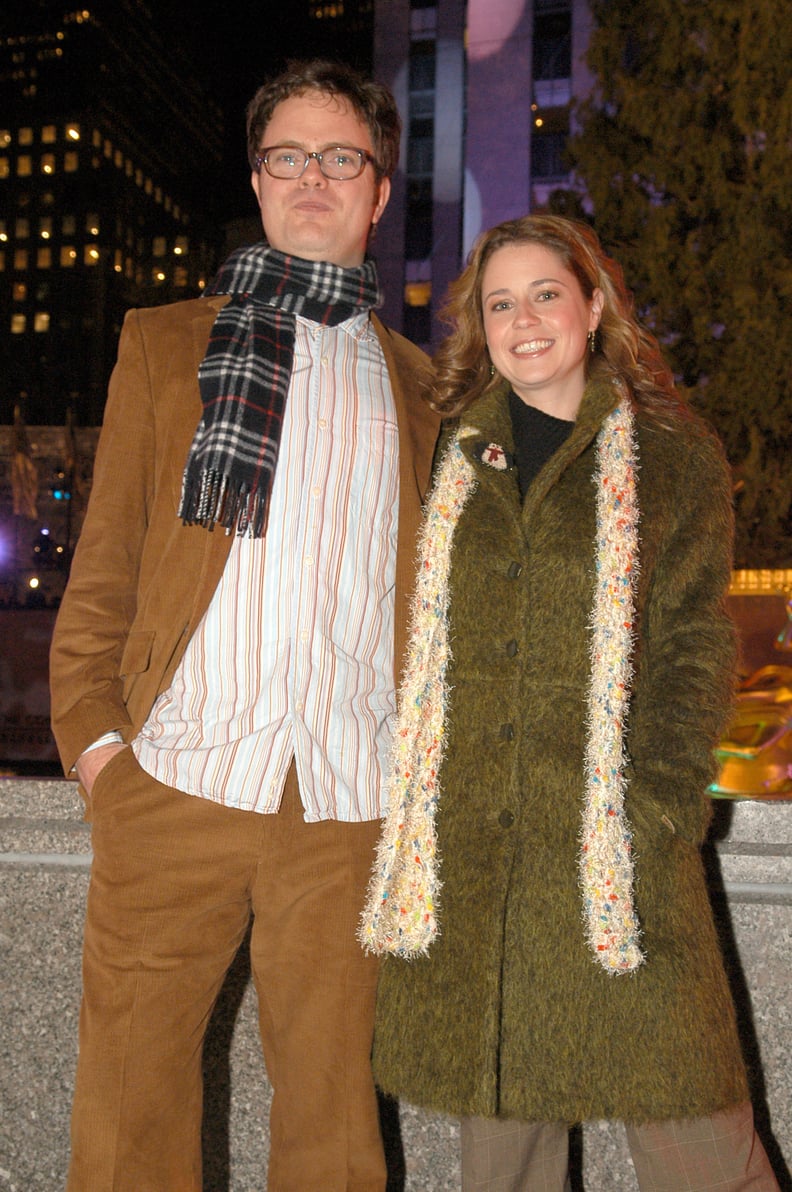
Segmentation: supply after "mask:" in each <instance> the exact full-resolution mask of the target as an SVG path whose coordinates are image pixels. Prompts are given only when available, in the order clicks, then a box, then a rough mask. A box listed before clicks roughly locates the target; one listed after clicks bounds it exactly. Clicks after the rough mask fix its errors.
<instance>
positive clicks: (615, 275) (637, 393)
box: [430, 215, 686, 421]
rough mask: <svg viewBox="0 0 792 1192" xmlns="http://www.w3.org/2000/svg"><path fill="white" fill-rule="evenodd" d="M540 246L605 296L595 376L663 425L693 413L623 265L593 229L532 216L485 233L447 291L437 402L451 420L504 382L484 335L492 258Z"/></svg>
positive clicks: (590, 365)
mask: <svg viewBox="0 0 792 1192" xmlns="http://www.w3.org/2000/svg"><path fill="white" fill-rule="evenodd" d="M520 244H538V245H541V246H542V248H547V249H549V250H550V251H551V252H553V253H555V254H556V256H557V257H558V258H559V259H560V260H561V261H562V263H563V264H564V265H565V266H566V268H567V269H569V270H570V271H571V272H572V273H574V275H575V277H576V278H577V280H578V282H579V283H580V288H581V290H582V291H583V294H584V296H585V298H586V299H587V300H588V301H590V300H591V298H592V296H593V294H594V291H595V290H597V289H599V290H601V291H602V294H603V297H604V303H603V307H602V316H601V319H600V324H599V327H598V328H597V332H596V339H595V350H594V351H593V352H592V353H589V354H587V356H586V369H587V379H588V378H603V379H605V378H610V379H611V380H613V381H614V382H619V383H621V385H622V386H623V387H625V388H626V390H627V392H628V393H629V395H630V397H631V399H632V401H633V403H634V404H635V405H636V406H641V407H643V408H644V409H646V410H647V411H648V412H650V413H652V414H654V415H655V416H656V417H658V418H659V419H660V420H662V421H667V420H668V419H669V417H671V419H672V420H673V415H677V416H678V415H679V414H680V413H681V412H682V411H684V410H685V409H686V407H685V405H684V403H683V402H682V399H681V398H680V396H679V394H678V393H677V391H676V389H675V387H674V379H673V376H672V374H671V370H670V369H669V367H668V365H667V364H666V363H665V360H664V359H663V356H662V353H661V351H660V347H659V345H658V343H657V340H656V339H655V337H654V336H653V335H652V334H651V333H650V332H649V331H648V330H647V329H646V328H645V327H643V326H642V325H641V324H640V323H639V322H638V319H637V318H636V316H635V313H634V310H633V299H632V295H631V293H630V292H629V290H628V289H627V288H626V286H625V284H624V278H623V276H622V271H621V267H620V266H619V265H618V264H617V262H616V261H614V260H612V259H611V258H610V257H608V256H606V254H605V253H604V252H603V250H602V246H601V245H600V242H599V240H598V238H597V235H596V233H595V232H594V231H593V230H592V229H591V228H590V227H588V225H587V224H584V223H580V222H579V221H578V220H574V219H567V218H565V217H563V216H560V215H525V216H523V217H522V218H521V219H510V220H507V221H506V222H505V223H501V224H497V225H496V226H495V227H494V228H490V230H489V231H488V232H484V233H483V234H482V235H481V236H480V237H479V238H478V240H477V241H476V243H475V245H474V246H473V249H472V251H471V253H470V256H469V258H468V263H467V266H466V267H465V269H464V270H463V272H462V273H461V274H460V276H459V277H458V278H457V279H456V281H454V282H452V284H451V285H450V287H449V290H448V297H447V300H446V303H445V305H444V306H443V309H442V311H441V313H440V317H441V318H442V320H443V322H445V323H447V324H449V325H450V326H451V328H452V330H451V333H450V335H449V336H448V337H447V338H446V339H445V340H444V341H443V343H442V344H441V345H440V347H439V348H438V350H437V352H436V354H435V357H434V366H435V376H434V383H433V385H432V391H431V396H430V404H431V405H432V407H433V409H435V410H436V411H437V412H438V413H440V414H443V415H444V416H445V417H453V416H456V415H458V414H461V413H462V412H463V410H466V409H467V408H468V406H470V405H471V404H472V403H473V402H474V401H476V399H477V398H479V397H481V396H482V394H484V393H486V392H487V390H489V389H493V388H495V387H496V386H497V385H499V384H500V383H501V378H500V377H499V375H498V374H497V372H496V373H494V375H493V373H492V367H491V361H490V357H489V353H488V351H487V341H486V336H485V334H484V319H483V312H482V305H481V283H482V277H483V274H484V270H485V268H486V265H487V262H488V261H489V259H490V257H491V256H492V255H493V253H495V252H497V251H498V249H500V248H506V247H508V246H510V245H520Z"/></svg>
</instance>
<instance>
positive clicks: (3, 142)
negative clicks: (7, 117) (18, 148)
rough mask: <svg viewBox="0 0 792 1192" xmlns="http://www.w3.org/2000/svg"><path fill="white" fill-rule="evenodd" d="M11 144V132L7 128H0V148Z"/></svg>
mask: <svg viewBox="0 0 792 1192" xmlns="http://www.w3.org/2000/svg"><path fill="white" fill-rule="evenodd" d="M10 144H11V133H10V132H9V131H8V129H7V128H0V149H5V148H7V146H8V145H10Z"/></svg>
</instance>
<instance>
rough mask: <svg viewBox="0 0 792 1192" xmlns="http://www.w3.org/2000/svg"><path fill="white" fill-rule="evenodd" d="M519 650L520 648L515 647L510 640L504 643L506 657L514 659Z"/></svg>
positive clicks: (513, 641)
mask: <svg viewBox="0 0 792 1192" xmlns="http://www.w3.org/2000/svg"><path fill="white" fill-rule="evenodd" d="M519 649H520V647H519V646H518V645H517V642H516V641H515V640H514V638H512V639H511V641H508V642H506V657H507V658H514V656H515V654H516V653H517V652H518V650H519Z"/></svg>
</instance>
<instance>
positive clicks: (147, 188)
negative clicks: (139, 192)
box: [143, 178, 154, 195]
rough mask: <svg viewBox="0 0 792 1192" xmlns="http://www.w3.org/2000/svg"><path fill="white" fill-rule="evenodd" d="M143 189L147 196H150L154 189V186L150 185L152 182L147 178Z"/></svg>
mask: <svg viewBox="0 0 792 1192" xmlns="http://www.w3.org/2000/svg"><path fill="white" fill-rule="evenodd" d="M143 189H144V190H145V192H146V194H147V195H150V194H151V192H152V191H153V189H154V184H153V183H152V181H151V179H150V178H147V179H146V182H145V185H144V187H143Z"/></svg>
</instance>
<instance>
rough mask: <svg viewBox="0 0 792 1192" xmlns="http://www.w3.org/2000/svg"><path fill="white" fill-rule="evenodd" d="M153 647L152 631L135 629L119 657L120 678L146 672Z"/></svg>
mask: <svg viewBox="0 0 792 1192" xmlns="http://www.w3.org/2000/svg"><path fill="white" fill-rule="evenodd" d="M153 645H154V630H153V629H136V630H135V631H134V632H133V633H130V635H129V637H128V638H127V641H126V645H125V646H124V653H123V654H122V656H121V678H122V679H126V678H128V677H129V675H140V674H142V673H143V671H146V670H148V667H149V663H150V662H151V650H152V647H153Z"/></svg>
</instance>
